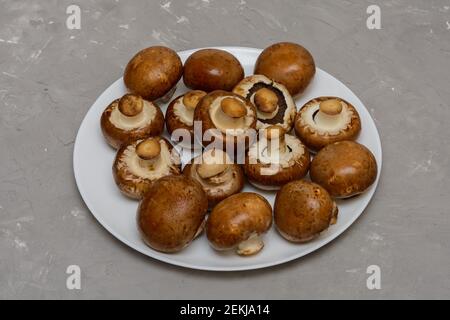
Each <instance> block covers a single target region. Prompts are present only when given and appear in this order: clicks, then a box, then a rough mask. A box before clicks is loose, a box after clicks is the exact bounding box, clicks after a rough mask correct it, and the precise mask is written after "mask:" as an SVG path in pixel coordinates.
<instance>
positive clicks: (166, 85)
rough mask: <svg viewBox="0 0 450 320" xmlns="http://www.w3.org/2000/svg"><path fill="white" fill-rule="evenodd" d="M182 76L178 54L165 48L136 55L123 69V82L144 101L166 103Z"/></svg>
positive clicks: (155, 48)
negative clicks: (160, 100)
mask: <svg viewBox="0 0 450 320" xmlns="http://www.w3.org/2000/svg"><path fill="white" fill-rule="evenodd" d="M182 75H183V63H182V62H181V59H180V57H179V56H178V54H177V53H176V52H175V51H173V50H172V49H169V48H167V47H162V46H154V47H150V48H147V49H144V50H142V51H140V52H139V53H137V54H136V55H135V56H134V57H133V58H132V59H131V60H130V62H129V63H128V65H127V67H126V68H125V73H124V78H123V80H124V82H125V85H126V87H127V88H128V89H129V90H130V91H131V92H132V93H134V94H137V95H140V96H142V97H144V99H147V100H150V101H154V100H157V99H162V100H164V102H166V101H168V100H169V99H170V97H171V96H172V95H173V93H174V92H175V88H176V85H177V83H178V81H179V80H180V79H181V76H182Z"/></svg>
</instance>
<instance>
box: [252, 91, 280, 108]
mask: <svg viewBox="0 0 450 320" xmlns="http://www.w3.org/2000/svg"><path fill="white" fill-rule="evenodd" d="M254 101H255V105H256V107H257V108H258V110H260V111H261V112H264V113H272V112H274V111H275V110H276V109H277V107H278V96H277V95H276V93H275V92H273V91H272V90H270V89H268V88H262V89H259V90H258V91H256V93H255V97H254Z"/></svg>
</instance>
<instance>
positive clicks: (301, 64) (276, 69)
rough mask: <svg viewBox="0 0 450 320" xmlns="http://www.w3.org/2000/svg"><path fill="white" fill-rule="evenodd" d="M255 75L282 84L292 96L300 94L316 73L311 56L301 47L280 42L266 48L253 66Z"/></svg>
mask: <svg viewBox="0 0 450 320" xmlns="http://www.w3.org/2000/svg"><path fill="white" fill-rule="evenodd" d="M254 73H255V74H262V75H265V76H266V77H268V78H270V79H272V80H274V81H276V82H279V83H281V84H283V85H284V86H285V87H286V88H287V89H288V90H289V92H290V93H291V95H292V96H296V95H297V94H300V93H302V92H303V91H304V90H305V89H306V87H307V86H308V85H309V83H310V82H311V80H312V79H313V77H314V75H315V73H316V66H315V63H314V59H313V57H312V55H311V54H310V53H309V51H308V50H306V49H305V48H304V47H302V46H301V45H298V44H296V43H290V42H281V43H276V44H273V45H271V46H270V47H268V48H266V49H265V50H264V51H263V52H262V53H261V54H260V55H259V57H258V60H257V61H256V64H255V71H254Z"/></svg>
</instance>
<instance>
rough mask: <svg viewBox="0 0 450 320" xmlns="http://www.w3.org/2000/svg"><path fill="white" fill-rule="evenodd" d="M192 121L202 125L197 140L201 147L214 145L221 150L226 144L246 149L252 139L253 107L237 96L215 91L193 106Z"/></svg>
mask: <svg viewBox="0 0 450 320" xmlns="http://www.w3.org/2000/svg"><path fill="white" fill-rule="evenodd" d="M194 121H201V122H202V137H201V138H202V141H203V145H204V146H205V147H206V146H208V145H209V144H210V143H212V142H215V146H216V147H217V149H225V147H227V146H229V145H230V144H231V145H233V146H234V148H235V150H238V149H239V148H241V147H242V148H248V147H249V145H250V144H251V143H252V138H254V136H255V127H256V108H255V106H254V105H253V104H252V103H251V102H250V101H248V100H246V99H245V98H243V97H241V96H239V95H237V94H234V93H231V92H226V91H221V90H216V91H213V92H210V93H209V94H207V95H206V96H205V97H203V99H202V100H201V101H200V103H199V104H198V105H197V108H195V112H194ZM216 139H217V140H218V141H215V140H216ZM230 153H231V151H230Z"/></svg>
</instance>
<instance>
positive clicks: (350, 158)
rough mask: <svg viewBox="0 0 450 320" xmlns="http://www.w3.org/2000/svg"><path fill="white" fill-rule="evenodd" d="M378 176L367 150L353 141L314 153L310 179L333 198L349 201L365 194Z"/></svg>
mask: <svg viewBox="0 0 450 320" xmlns="http://www.w3.org/2000/svg"><path fill="white" fill-rule="evenodd" d="M377 173H378V167H377V162H376V160H375V157H374V155H373V154H372V152H371V151H370V150H369V149H367V148H366V147H365V146H363V145H361V144H359V143H357V142H354V141H340V142H336V143H333V144H330V145H328V146H326V147H325V148H323V149H322V150H320V151H319V152H318V153H317V155H316V156H315V158H314V159H313V161H312V163H311V172H310V176H311V180H312V181H314V182H316V183H317V184H320V185H321V186H322V187H324V188H325V189H326V190H328V192H329V193H330V194H331V196H332V197H336V198H348V197H352V196H355V195H358V194H360V193H363V192H364V191H366V190H367V189H368V188H369V187H370V186H371V185H372V184H373V183H374V182H375V180H376V178H377Z"/></svg>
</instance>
